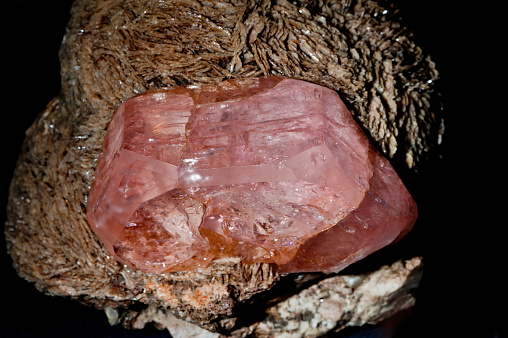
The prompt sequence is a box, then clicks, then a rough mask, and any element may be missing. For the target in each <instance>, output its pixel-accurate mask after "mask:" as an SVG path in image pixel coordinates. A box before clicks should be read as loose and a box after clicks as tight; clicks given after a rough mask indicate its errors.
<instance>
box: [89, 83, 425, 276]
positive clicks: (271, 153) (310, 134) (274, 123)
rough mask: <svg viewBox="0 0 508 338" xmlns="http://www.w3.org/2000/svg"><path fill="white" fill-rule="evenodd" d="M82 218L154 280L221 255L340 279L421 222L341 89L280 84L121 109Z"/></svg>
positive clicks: (158, 94) (171, 94) (181, 94)
mask: <svg viewBox="0 0 508 338" xmlns="http://www.w3.org/2000/svg"><path fill="white" fill-rule="evenodd" d="M87 208H88V211H87V218H88V221H89V223H90V224H91V226H92V229H93V230H94V231H95V233H96V234H97V235H98V236H99V238H100V239H101V241H102V242H103V243H104V244H105V246H106V247H107V249H108V250H109V251H110V252H111V253H112V254H113V255H114V256H115V257H116V258H117V259H118V260H119V261H121V262H123V263H125V264H128V265H130V266H132V267H135V268H137V269H140V270H143V271H148V272H156V273H158V272H164V271H176V270H190V269H194V268H197V267H200V266H206V265H208V264H210V262H211V261H213V260H215V259H220V258H227V257H240V258H241V259H242V261H243V262H245V263H254V262H267V263H274V264H277V265H278V266H279V267H280V268H281V269H282V270H284V271H287V272H300V271H338V270H340V269H342V268H344V267H345V266H347V265H349V264H351V263H352V262H354V261H356V260H358V259H361V258H362V257H365V256H366V255H367V254H369V253H371V252H373V251H375V250H378V249H380V248H381V247H383V246H385V245H387V244H389V243H390V242H392V241H393V240H394V239H396V238H397V237H399V236H401V234H404V233H406V232H407V231H409V229H410V228H411V227H412V225H413V224H414V222H415V220H416V215H417V212H416V205H415V203H414V201H413V199H412V198H411V196H410V194H409V193H408V191H407V190H406V188H405V187H404V185H403V184H402V182H401V181H400V179H399V178H398V176H397V175H396V173H395V171H394V170H393V168H392V167H391V165H390V164H389V163H388V161H387V160H386V159H384V158H383V157H382V156H381V155H380V154H379V153H377V151H376V150H375V149H374V148H373V147H372V145H371V144H370V142H369V141H368V139H367V137H366V136H365V135H364V134H363V132H362V131H361V129H360V127H359V126H358V125H357V124H356V123H355V122H354V120H353V118H352V117H351V114H350V113H349V111H348V110H347V108H346V107H345V106H344V104H343V103H342V101H341V100H340V98H339V96H338V95H337V93H336V92H334V91H332V90H330V89H327V88H325V87H321V86H318V85H315V84H311V83H307V82H304V81H298V80H293V79H286V78H282V77H264V78H250V79H239V80H228V81H225V82H222V83H219V84H217V85H209V86H205V87H203V88H201V89H196V88H194V89H191V88H184V87H178V88H170V89H166V90H158V91H154V92H148V93H146V94H143V95H140V96H137V97H134V98H132V99H131V100H128V101H126V102H124V103H123V104H122V105H121V106H120V107H119V108H118V110H117V112H116V113H115V115H114V117H113V119H112V121H111V124H110V126H109V128H108V132H107V135H106V139H105V143H104V149H103V153H102V155H101V157H100V159H99V164H98V166H97V169H96V179H95V182H94V184H93V186H92V189H91V191H90V194H89V199H88V205H87Z"/></svg>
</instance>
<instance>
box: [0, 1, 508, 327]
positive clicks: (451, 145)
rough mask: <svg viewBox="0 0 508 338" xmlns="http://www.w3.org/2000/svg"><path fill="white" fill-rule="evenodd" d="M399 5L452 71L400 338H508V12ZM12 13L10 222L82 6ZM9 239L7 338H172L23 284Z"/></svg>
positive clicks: (413, 247) (12, 6)
mask: <svg viewBox="0 0 508 338" xmlns="http://www.w3.org/2000/svg"><path fill="white" fill-rule="evenodd" d="M396 2H397V3H398V4H399V7H400V9H401V10H400V14H401V16H402V18H403V19H404V21H405V24H406V25H407V26H409V27H410V28H411V29H412V30H413V32H414V33H415V36H416V39H417V42H418V44H419V45H420V46H422V48H423V49H424V51H425V52H427V53H429V54H430V55H431V56H432V59H433V61H435V62H436V64H437V67H438V70H439V71H440V74H441V78H440V81H439V86H440V90H441V92H442V93H443V101H444V108H445V110H444V113H445V118H446V134H445V138H444V144H443V147H442V155H443V158H442V160H438V161H433V162H430V163H429V164H428V165H427V166H425V167H424V168H422V171H421V173H420V175H419V176H418V177H408V178H407V180H408V182H407V183H408V185H409V188H410V189H411V191H412V192H413V193H414V195H415V199H416V200H417V202H418V206H419V211H420V218H419V220H418V222H417V224H416V226H415V228H414V231H413V232H412V233H411V235H410V237H409V238H408V240H403V241H402V242H401V243H400V244H398V249H401V248H402V249H404V250H407V251H408V252H410V253H411V254H413V253H416V254H421V255H423V256H424V261H425V270H424V276H423V279H422V283H421V288H420V290H419V291H418V293H417V304H416V306H415V307H414V308H413V309H412V310H411V311H409V312H407V313H405V314H404V316H400V317H401V318H399V320H397V321H396V322H397V323H398V329H397V330H396V333H395V335H396V336H397V337H416V336H425V337H428V336H430V335H433V336H437V337H448V336H449V337H452V336H453V337H503V336H504V335H503V333H506V332H505V328H506V324H504V323H501V318H502V317H506V315H508V311H507V310H506V305H505V304H506V299H505V298H506V297H505V293H506V291H504V289H503V287H504V285H506V283H505V282H504V281H503V279H502V278H505V277H504V275H502V273H504V272H505V271H504V270H506V267H507V263H506V259H507V258H508V257H507V255H506V253H505V251H504V250H505V248H506V246H507V245H505V244H504V242H505V241H504V237H505V234H504V232H502V230H504V228H505V227H506V225H507V223H508V222H507V220H506V217H505V216H504V212H505V210H506V209H508V207H506V206H505V204H506V201H507V198H506V197H505V196H506V195H505V188H506V172H507V170H506V164H505V162H506V159H505V157H506V148H505V143H506V139H505V134H504V133H505V131H504V130H503V129H505V128H504V126H505V125H506V124H505V122H506V117H505V115H506V113H507V111H506V108H504V107H503V106H502V103H504V101H505V100H506V99H505V97H506V92H505V91H506V88H507V85H506V71H505V65H504V58H505V54H506V52H504V48H505V46H504V44H505V41H506V28H502V26H503V18H502V17H501V16H502V15H503V10H502V9H501V8H496V7H494V5H492V4H487V3H480V2H471V1H469V2H467V1H466V2H453V3H451V2H444V1H438V0H425V1H423V0H416V1H402V0H398V1H396ZM5 3H6V4H7V5H6V6H4V8H3V9H4V11H5V12H4V19H5V20H4V21H3V23H2V25H3V29H2V32H3V34H2V49H1V50H2V55H3V57H4V60H6V61H4V63H3V65H4V66H5V68H4V69H3V72H2V78H1V79H2V82H3V87H2V98H3V102H4V104H5V106H4V107H3V108H2V113H1V119H2V120H1V121H2V127H3V130H2V132H1V133H0V134H1V136H2V145H4V149H6V150H7V151H4V153H3V154H4V158H3V160H2V163H3V167H4V168H3V178H2V180H1V190H0V208H1V209H0V210H1V211H2V214H1V216H2V218H1V219H0V221H1V223H2V224H3V223H4V222H5V212H4V209H5V205H6V203H7V194H8V186H9V183H10V179H11V177H12V172H13V170H14V165H15V162H16V159H17V156H18V154H19V151H20V148H21V144H22V141H23V139H24V132H25V130H26V129H27V128H28V127H29V126H30V124H31V123H32V122H33V120H34V118H35V117H36V116H37V115H38V114H39V112H41V111H42V110H43V109H44V107H45V105H46V104H47V103H48V102H49V101H50V100H51V99H52V98H53V97H54V96H55V95H57V94H58V91H59V88H60V76H59V61H58V55H57V53H58V49H59V46H60V43H61V40H62V37H63V34H64V32H65V26H66V23H67V21H68V19H69V10H70V6H71V1H40V0H26V1H23V0H19V1H13V0H9V1H6V2H4V4H5ZM1 238H2V242H1V248H3V249H0V251H1V256H2V272H1V276H2V278H1V281H2V289H0V290H1V291H3V292H2V293H1V294H2V303H1V304H2V306H3V307H4V310H5V313H3V314H2V315H1V316H0V318H1V321H2V322H1V324H0V336H5V337H32V336H37V337H85V336H86V337H90V336H93V337H144V336H146V337H167V336H168V334H167V332H161V331H157V330H155V329H147V330H143V331H129V330H125V329H123V328H122V327H121V326H114V327H111V326H109V324H108V323H107V319H106V316H105V314H104V313H103V312H102V311H97V310H95V309H92V308H88V307H86V306H84V305H81V304H79V303H77V302H75V301H72V300H68V299H64V298H61V297H51V296H45V295H43V294H41V293H39V292H37V291H36V290H35V288H34V287H33V286H32V285H30V284H29V283H27V282H26V281H24V280H23V279H21V278H19V277H18V276H17V275H16V273H15V271H14V269H13V268H12V266H11V264H12V261H11V259H10V257H9V256H8V255H7V254H6V250H5V239H4V237H3V236H1ZM398 249H397V250H398ZM392 251H393V250H392ZM389 253H390V252H389V251H388V254H389ZM503 307H504V310H503ZM390 326H393V323H384V324H383V325H380V326H369V327H364V328H360V329H348V330H345V331H344V332H342V333H340V334H338V335H337V336H339V337H385V336H387V335H388V332H391V331H392V330H388V329H387V327H390Z"/></svg>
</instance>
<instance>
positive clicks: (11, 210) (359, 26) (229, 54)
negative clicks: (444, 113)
mask: <svg viewBox="0 0 508 338" xmlns="http://www.w3.org/2000/svg"><path fill="white" fill-rule="evenodd" d="M211 4H212V3H211V2H199V1H182V2H179V5H178V6H177V7H172V8H170V7H171V6H168V5H167V4H165V3H163V2H159V1H147V2H146V3H145V2H144V1H138V0H130V1H125V2H121V1H116V0H110V1H101V2H94V1H91V0H90V1H88V0H83V1H76V3H75V4H74V6H73V9H72V14H73V15H72V18H71V21H70V22H69V25H68V29H67V33H66V35H65V37H64V41H63V44H62V48H61V53H60V58H61V63H62V92H61V96H60V97H57V98H55V99H54V100H53V101H52V102H50V104H49V105H48V107H47V109H46V110H45V111H44V112H43V113H42V114H41V115H40V116H39V117H38V118H37V119H36V121H35V122H34V124H33V125H32V126H31V127H30V129H29V130H28V131H27V138H26V140H25V142H24V145H23V149H22V153H21V155H20V158H19V161H18V163H17V167H16V170H15V174H14V177H13V181H12V184H11V188H10V199H9V204H8V219H7V222H6V228H5V234H6V240H7V244H8V250H9V252H10V254H11V255H12V258H13V261H14V266H15V268H16V270H17V272H18V273H19V275H20V276H22V277H23V278H25V279H27V280H28V281H30V282H33V283H34V284H35V286H36V287H37V288H38V289H39V290H41V291H43V292H46V293H48V294H52V295H61V296H68V297H72V298H76V299H79V300H80V301H82V302H85V303H89V304H93V305H95V306H97V307H98V308H108V309H110V310H109V311H111V309H117V310H115V311H117V312H118V314H119V318H120V320H121V321H122V322H123V323H124V324H125V325H126V326H129V325H131V323H132V318H134V317H135V313H137V312H136V311H140V310H139V309H140V308H143V307H145V308H150V307H152V308H154V307H156V308H158V309H171V311H172V312H173V313H174V314H175V315H176V316H178V317H180V318H184V319H186V320H189V321H191V322H193V323H195V324H197V325H200V326H201V327H204V328H207V329H210V330H220V329H228V328H231V327H232V326H233V325H234V320H235V318H236V317H235V316H236V314H235V313H234V308H235V306H236V305H237V304H238V303H241V302H242V301H244V300H247V299H249V298H250V297H251V296H252V295H254V294H256V293H259V292H262V291H263V290H267V289H270V288H271V287H272V286H273V285H274V284H275V283H276V282H277V281H278V280H279V279H280V278H281V276H279V275H278V274H277V273H275V272H274V271H272V270H271V268H270V266H269V265H263V264H261V265H259V264H258V265H253V266H244V265H242V264H239V263H238V262H231V261H230V262H217V263H216V264H215V265H213V266H211V267H210V268H209V269H206V270H203V271H195V272H184V273H171V274H164V275H150V274H144V273H140V272H138V271H133V270H131V269H128V268H126V267H124V266H121V265H120V264H118V263H117V262H116V261H115V260H113V259H112V258H111V257H110V256H109V255H108V253H107V251H106V250H105V249H104V248H103V246H102V245H101V243H100V242H99V241H98V240H97V238H96V237H95V235H94V234H93V233H92V231H91V229H90V227H89V226H88V224H87V222H86V219H85V205H86V196H87V193H88V190H89V188H90V184H91V182H92V180H93V175H94V169H95V165H96V161H97V158H98V156H99V154H100V150H101V147H102V140H103V138H104V134H105V130H106V127H107V125H108V123H109V121H110V119H111V116H112V114H113V112H114V110H115V108H116V107H117V106H118V105H119V104H120V103H121V102H122V101H124V100H126V99H128V98H129V97H131V96H133V95H135V94H137V93H140V92H143V91H145V90H147V89H149V88H153V87H157V86H167V85H179V84H202V83H211V82H216V81H221V80H223V79H225V78H230V77H248V76H259V75H264V74H266V75H269V74H282V75H287V76H291V77H295V78H299V79H304V80H308V81H311V82H315V83H318V84H321V85H325V86H328V87H330V88H334V89H336V90H337V91H338V92H339V93H340V94H341V95H342V97H343V98H344V99H345V101H346V102H347V104H348V105H349V108H350V109H351V111H352V114H353V115H354V116H355V117H356V118H357V119H358V120H359V121H360V123H362V124H363V126H364V128H365V129H366V130H367V131H368V132H369V133H370V135H371V137H372V139H373V140H374V141H375V142H376V144H377V145H378V146H379V147H380V148H381V149H382V150H385V152H386V153H387V154H388V155H393V154H395V155H394V156H396V155H397V154H401V153H402V157H405V158H406V160H407V163H408V165H413V164H414V163H416V161H417V160H418V158H420V157H421V156H424V154H425V153H426V152H427V151H428V150H429V149H430V148H431V147H432V146H433V145H434V144H435V143H436V142H437V139H438V138H437V136H436V135H438V134H439V132H438V131H436V130H438V129H439V124H440V123H439V114H438V112H436V111H433V110H432V104H431V101H432V95H433V94H432V91H433V90H432V85H433V82H434V80H435V79H436V78H437V71H436V70H435V67H434V64H433V63H432V62H431V61H430V59H429V58H428V57H427V56H426V55H424V54H423V53H422V51H421V50H420V48H419V47H417V46H416V45H415V44H414V42H413V40H412V37H411V35H410V33H409V32H407V31H406V30H405V29H404V28H402V27H400V25H399V23H398V22H397V21H396V20H394V15H395V12H394V11H393V9H392V8H390V7H382V6H380V5H378V4H377V3H375V2H371V1H366V2H364V1H358V2H354V3H351V2H350V1H344V2H339V1H337V2H334V1H331V2H329V3H328V4H327V5H323V4H321V3H320V2H319V1H316V2H308V3H305V2H302V3H301V6H296V5H293V4H291V3H289V2H284V1H281V3H280V4H274V3H273V2H271V1H264V2H254V1H253V2H235V1H232V2H214V6H213V7H210V6H211ZM385 9H386V10H387V12H386V13H385ZM179 25H180V26H185V27H189V26H190V27H196V29H195V30H193V31H189V32H188V33H189V34H187V35H186V34H182V30H179ZM175 34H176V35H175ZM204 36H205V37H206V39H205V38H203V37H204ZM168 37H172V39H168ZM175 41H176V43H174V42H175ZM282 42H283V43H282ZM393 140H395V141H393ZM401 148H404V149H405V150H404V151H402V152H401V151H400V149H401ZM134 309H136V311H134Z"/></svg>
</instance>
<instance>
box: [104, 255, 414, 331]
mask: <svg viewBox="0 0 508 338" xmlns="http://www.w3.org/2000/svg"><path fill="white" fill-rule="evenodd" d="M421 275H422V260H421V258H420V257H415V258H413V259H411V260H407V261H397V262H395V263H394V264H392V265H391V266H383V267H381V268H380V269H379V270H377V271H374V272H371V273H368V274H364V275H344V276H334V277H330V278H327V279H324V280H322V281H320V282H318V283H316V284H314V285H312V286H311V287H309V288H307V289H304V290H302V291H301V292H300V293H298V294H296V295H293V296H291V297H290V298H288V299H286V300H284V301H282V302H280V303H278V304H277V305H275V306H272V307H269V308H268V309H266V317H265V319H264V320H262V321H259V322H256V323H254V324H252V325H250V326H248V327H243V328H240V329H237V330H234V331H232V332H231V333H230V334H227V335H222V334H219V333H212V332H210V331H207V330H204V329H202V328H200V327H199V326H196V325H193V324H191V323H188V322H186V321H183V320H181V319H178V318H176V317H175V316H173V315H172V314H171V313H170V312H168V311H164V310H161V309H157V308H155V307H150V308H148V309H146V310H144V311H142V312H141V313H139V314H138V315H137V317H136V318H135V320H133V324H132V327H133V328H143V327H145V325H146V324H148V323H154V324H155V325H156V326H157V327H158V328H159V329H167V330H168V331H169V332H170V333H171V335H172V336H173V337H174V338H180V337H181V338H184V337H185V338H186V337H200V338H219V337H235V338H243V337H252V336H256V337H267V338H268V337H274V338H275V337H286V338H290V337H294V338H297V337H320V336H322V335H324V334H328V333H330V332H334V331H339V330H341V329H343V328H345V327H347V326H360V325H364V324H367V323H368V324H377V323H379V322H381V321H382V320H384V319H386V318H388V317H390V316H391V315H392V314H393V313H395V312H397V311H400V310H404V309H407V308H410V307H412V306H413V305H414V303H415V298H414V296H413V295H412V294H411V291H412V290H414V289H416V288H418V285H419V282H420V278H421ZM106 314H107V315H108V319H109V321H110V323H111V324H116V323H118V313H117V312H116V311H115V310H114V309H111V308H107V309H106Z"/></svg>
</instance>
